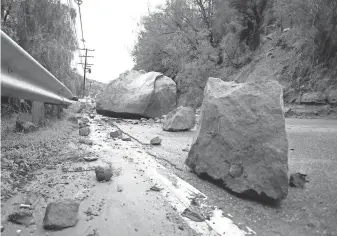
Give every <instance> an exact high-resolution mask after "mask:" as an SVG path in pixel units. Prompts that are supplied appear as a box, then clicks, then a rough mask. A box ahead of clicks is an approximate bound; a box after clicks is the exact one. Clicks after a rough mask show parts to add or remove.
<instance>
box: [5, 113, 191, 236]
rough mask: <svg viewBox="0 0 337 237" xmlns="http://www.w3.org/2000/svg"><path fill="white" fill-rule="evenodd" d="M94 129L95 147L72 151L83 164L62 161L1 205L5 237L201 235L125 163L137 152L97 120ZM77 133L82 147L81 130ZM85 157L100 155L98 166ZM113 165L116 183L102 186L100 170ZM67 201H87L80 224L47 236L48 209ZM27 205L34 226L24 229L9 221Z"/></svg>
mask: <svg viewBox="0 0 337 237" xmlns="http://www.w3.org/2000/svg"><path fill="white" fill-rule="evenodd" d="M82 116H83V115H82ZM90 123H91V127H92V128H93V129H92V130H93V131H92V134H91V135H90V136H91V138H93V140H94V141H95V144H94V145H92V146H88V145H85V144H80V143H79V142H74V141H73V142H72V143H70V147H72V148H73V149H72V150H77V151H80V150H81V151H82V152H80V153H77V154H74V155H77V156H78V158H79V159H77V160H76V162H74V161H71V160H67V159H61V160H62V162H59V163H57V164H55V163H54V164H53V169H47V168H44V169H40V170H38V171H37V172H36V173H35V174H34V176H35V178H34V179H33V180H32V181H31V182H28V183H26V184H25V185H23V187H22V189H20V190H18V192H17V193H16V194H14V195H13V196H12V197H10V198H8V199H7V200H5V201H3V202H2V203H1V204H2V208H1V216H2V225H3V226H4V232H3V233H2V235H16V232H17V231H18V230H20V231H21V235H94V234H99V235H195V234H196V233H195V231H194V230H193V229H191V228H190V227H189V226H188V225H186V224H185V223H184V221H183V220H182V218H181V217H180V215H179V213H178V212H176V211H175V210H173V208H172V207H171V205H169V204H168V203H167V201H166V200H165V199H164V198H163V196H162V195H161V194H160V193H157V192H148V191H147V190H149V189H150V187H151V186H152V185H153V184H152V181H151V180H149V179H148V178H147V177H145V176H144V175H143V173H142V172H141V171H139V170H138V167H136V165H135V163H133V162H130V160H125V159H124V158H123V157H125V156H129V153H130V152H131V150H132V149H133V150H135V149H137V147H135V146H134V144H132V145H131V143H130V142H124V141H121V140H113V139H111V138H109V133H106V130H107V127H102V126H97V120H96V121H93V120H91V121H90ZM108 129H109V128H108ZM74 131H75V132H77V133H76V134H77V135H76V136H77V138H78V139H77V141H79V135H78V128H76V129H74ZM74 134H75V133H74ZM68 145H69V144H68ZM132 147H133V148H132ZM83 151H85V152H83ZM135 152H136V151H133V153H135ZM60 153H62V152H60ZM84 153H85V154H95V155H96V156H97V157H98V160H97V161H91V162H86V161H84V160H82V159H81V158H83V157H84V156H83V154H84ZM60 157H62V155H61V154H60ZM56 158H59V157H57V156H56V157H55V159H56ZM107 164H110V165H111V166H112V167H113V177H112V179H111V180H110V181H109V182H98V181H97V180H96V178H95V172H94V167H96V166H98V165H103V166H104V165H107ZM145 168H146V167H145ZM63 198H75V199H76V200H79V201H81V204H80V210H79V222H78V223H77V224H76V226H75V227H72V228H66V229H64V230H61V231H56V232H53V231H46V230H44V229H43V227H42V219H43V216H44V211H45V208H46V205H47V204H48V203H49V202H51V201H55V200H57V199H63ZM27 199H30V202H31V203H32V205H31V207H30V208H31V209H32V211H33V215H34V219H35V222H34V224H32V225H28V226H24V225H18V224H14V223H11V222H8V221H7V220H6V218H7V216H8V215H9V214H11V213H13V211H14V210H16V209H17V208H19V205H20V204H22V203H25V202H26V200H27ZM88 208H90V209H91V211H90V212H88ZM167 216H170V218H167ZM181 226H183V229H181Z"/></svg>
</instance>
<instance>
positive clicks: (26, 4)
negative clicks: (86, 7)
mask: <svg viewBox="0 0 337 237" xmlns="http://www.w3.org/2000/svg"><path fill="white" fill-rule="evenodd" d="M75 18H76V11H75V9H72V8H70V7H69V6H67V5H64V4H61V3H60V1H59V0H43V1H42V0H3V1H1V27H2V30H3V31H4V32H5V33H6V34H7V35H8V36H10V37H11V38H12V39H13V40H14V41H16V42H17V43H18V44H19V45H20V46H21V47H22V48H23V49H24V50H26V51H27V52H28V53H29V54H30V55H32V57H34V58H35V59H36V60H37V61H38V62H39V63H40V64H41V65H42V66H44V67H45V68H46V69H47V70H48V71H49V72H51V73H52V74H53V75H54V76H55V77H56V78H58V79H59V80H60V81H61V82H62V83H64V84H65V85H66V86H67V87H68V88H69V89H70V90H71V91H72V92H73V93H74V94H75V95H79V94H80V92H81V84H82V77H81V75H79V74H78V73H77V71H76V70H75V69H74V68H72V67H71V61H72V59H73V55H74V54H73V53H74V51H75V50H76V49H77V47H78V45H77V39H76V32H75V29H74V27H75V26H74V23H75Z"/></svg>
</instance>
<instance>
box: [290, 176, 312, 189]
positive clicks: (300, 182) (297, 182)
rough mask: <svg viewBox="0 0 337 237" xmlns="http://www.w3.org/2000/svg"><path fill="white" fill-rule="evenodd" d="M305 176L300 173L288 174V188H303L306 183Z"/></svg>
mask: <svg viewBox="0 0 337 237" xmlns="http://www.w3.org/2000/svg"><path fill="white" fill-rule="evenodd" d="M306 178H307V175H306V174H301V173H292V174H290V179H289V185H290V187H297V188H303V187H304V185H305V183H306V182H308V181H307V179H306Z"/></svg>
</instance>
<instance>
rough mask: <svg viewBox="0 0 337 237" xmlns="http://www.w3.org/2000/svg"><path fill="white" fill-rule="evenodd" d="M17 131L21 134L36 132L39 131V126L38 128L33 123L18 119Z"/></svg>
mask: <svg viewBox="0 0 337 237" xmlns="http://www.w3.org/2000/svg"><path fill="white" fill-rule="evenodd" d="M16 130H17V131H19V132H24V133H28V132H34V131H36V130H38V126H36V125H35V124H34V123H32V122H29V121H23V120H20V119H18V120H17V121H16Z"/></svg>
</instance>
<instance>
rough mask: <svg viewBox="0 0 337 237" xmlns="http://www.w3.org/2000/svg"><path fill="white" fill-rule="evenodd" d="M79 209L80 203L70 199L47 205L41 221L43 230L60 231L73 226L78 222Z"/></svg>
mask: <svg viewBox="0 0 337 237" xmlns="http://www.w3.org/2000/svg"><path fill="white" fill-rule="evenodd" d="M79 207H80V203H79V202H77V201H75V200H71V199H63V200H57V201H55V202H51V203H48V205H47V208H46V211H45V215H44V219H43V228H44V229H46V230H60V229H64V228H67V227H72V226H75V225H76V223H77V221H78V210H79Z"/></svg>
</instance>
